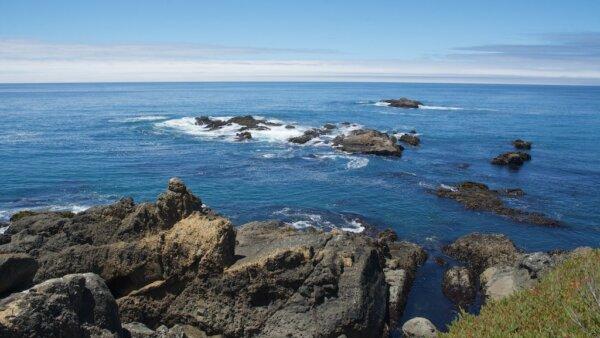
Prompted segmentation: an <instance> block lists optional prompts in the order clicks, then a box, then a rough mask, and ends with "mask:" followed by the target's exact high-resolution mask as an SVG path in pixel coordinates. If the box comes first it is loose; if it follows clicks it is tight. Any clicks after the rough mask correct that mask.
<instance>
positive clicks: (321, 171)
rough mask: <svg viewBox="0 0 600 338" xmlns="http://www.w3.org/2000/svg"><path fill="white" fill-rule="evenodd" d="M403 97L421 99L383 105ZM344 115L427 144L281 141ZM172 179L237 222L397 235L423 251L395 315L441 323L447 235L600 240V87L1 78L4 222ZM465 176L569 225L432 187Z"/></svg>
mask: <svg viewBox="0 0 600 338" xmlns="http://www.w3.org/2000/svg"><path fill="white" fill-rule="evenodd" d="M402 96H406V97H410V98H414V99H418V100H421V101H423V102H424V104H425V105H424V106H423V107H421V108H420V109H409V110H406V109H398V108H392V107H386V106H385V105H383V104H381V103H380V102H379V101H380V100H381V99H386V98H399V97H402ZM202 115H205V116H212V117H222V118H224V117H228V116H229V117H231V116H237V115H253V116H260V117H263V118H266V119H269V120H274V121H281V122H282V123H285V124H292V125H294V126H295V127H296V128H295V129H286V128H284V127H279V128H273V129H272V130H270V131H263V132H252V134H253V136H254V139H253V140H251V141H245V142H238V141H235V140H234V136H235V132H234V131H233V130H231V129H227V128H226V129H225V130H220V131H214V132H210V131H207V130H205V129H203V128H202V127H199V126H196V125H194V119H193V118H194V117H196V116H202ZM346 121H347V122H351V123H355V124H357V125H358V126H364V127H369V128H375V129H379V130H381V131H387V132H390V133H401V132H408V131H410V130H412V129H415V130H416V131H417V132H418V133H419V135H420V137H421V140H422V144H421V146H419V147H410V146H406V150H405V151H404V154H403V156H402V157H401V158H386V157H377V156H362V155H348V154H344V153H340V152H338V151H336V150H334V149H332V148H331V147H330V146H329V145H328V144H327V143H326V141H327V140H326V139H321V140H319V141H321V142H313V144H309V145H303V146H298V145H292V144H290V143H288V142H287V138H289V137H290V136H295V135H297V134H299V133H301V132H302V131H303V130H305V129H307V128H310V127H319V126H322V125H323V124H324V123H334V124H335V123H341V122H346ZM348 128H350V129H351V128H353V127H346V129H345V130H346V131H347V130H348ZM342 130H343V129H342ZM516 138H523V139H526V140H531V141H533V149H532V150H531V155H532V158H533V159H532V161H530V162H528V163H526V164H525V165H524V166H523V167H522V168H521V170H518V171H514V170H509V169H507V168H504V167H498V166H493V165H491V164H490V163H489V162H490V159H491V158H492V157H494V156H496V155H498V154H499V153H501V152H504V151H509V150H512V145H511V143H510V142H511V140H513V139H516ZM172 176H179V177H181V178H182V179H183V180H184V181H185V182H186V183H187V185H188V187H189V188H190V189H191V190H192V191H193V192H194V193H195V194H197V195H198V196H199V197H200V198H201V199H202V201H203V203H205V204H207V205H208V206H210V207H211V208H213V209H215V210H216V211H218V212H220V213H222V214H224V215H225V216H227V217H229V218H231V219H232V220H233V221H234V222H235V223H236V224H243V223H245V222H248V221H252V220H265V219H281V220H284V221H286V222H289V223H290V224H293V225H294V226H296V227H298V228H304V227H308V226H314V227H319V228H325V229H332V228H341V229H344V230H347V231H355V232H358V231H362V230H363V229H365V228H366V229H372V228H376V229H383V228H385V227H391V228H393V229H394V230H396V232H397V233H398V234H399V236H400V237H401V238H403V239H406V240H409V241H413V242H416V243H419V244H421V245H423V246H424V247H425V248H426V249H427V250H428V252H429V255H430V259H429V260H428V261H427V263H426V264H425V266H424V267H423V268H421V269H420V270H419V273H418V275H417V280H416V281H415V284H414V287H413V289H412V291H411V293H410V296H409V300H408V305H407V308H406V312H405V315H404V319H407V318H410V317H413V316H417V315H418V316H425V317H428V318H430V319H431V320H432V321H433V322H434V323H435V324H436V325H438V327H441V328H444V327H445V325H446V324H447V323H448V322H449V321H451V320H452V319H453V318H454V316H455V314H456V309H455V308H454V307H453V305H452V304H451V303H450V302H449V301H448V300H446V299H445V298H444V296H443V295H442V292H441V287H440V285H441V279H442V274H443V269H442V268H440V267H438V266H437V265H436V264H435V263H434V262H433V258H434V257H437V256H442V257H444V255H443V253H442V252H441V247H442V246H443V245H445V244H448V243H450V242H451V241H453V240H454V239H456V238H457V237H459V236H461V235H464V234H467V233H469V232H473V231H479V232H485V233H504V234H506V235H508V236H510V238H512V239H513V240H514V241H515V243H516V244H517V245H518V246H519V247H520V248H522V249H524V250H528V251H534V250H550V249H559V248H560V249H572V248H574V247H577V246H582V245H592V246H599V245H600V211H599V210H600V87H575V86H521V85H519V86H517V85H514V86H511V85H460V84H389V83H385V84H384V83H149V84H134V83H132V84H39V85H38V84H36V85H26V84H19V85H9V84H4V85H1V84H0V192H1V193H0V220H7V219H8V218H9V217H10V215H11V214H12V213H14V212H16V211H18V210H22V209H51V210H72V211H74V212H77V211H81V210H85V208H87V207H89V206H92V205H97V204H106V203H110V202H113V201H116V200H117V199H119V198H120V197H122V196H132V197H134V198H135V200H136V201H153V200H154V199H155V198H156V196H157V195H158V194H159V193H160V192H162V191H164V190H165V188H166V184H167V180H168V179H169V178H170V177H172ZM464 180H473V181H478V182H483V183H486V184H488V185H489V186H490V187H491V188H509V187H520V188H522V189H524V190H525V192H526V195H525V197H523V198H520V199H513V200H508V203H509V204H510V205H512V206H516V207H519V208H523V209H526V210H530V211H539V212H543V213H546V214H548V215H550V216H552V217H555V218H558V219H560V220H561V221H562V222H563V223H564V224H565V226H564V227H562V228H544V227H540V226H535V225H528V224H521V223H515V222H513V221H511V220H509V219H506V218H503V217H499V216H496V215H493V214H489V213H485V212H473V211H468V210H465V209H464V208H463V206H461V205H459V204H458V203H456V202H455V201H452V200H446V199H440V198H438V197H436V196H435V195H434V194H432V193H431V191H430V190H431V189H434V188H436V187H438V186H439V185H440V184H445V185H453V184H456V183H458V182H461V181H464ZM450 261H451V260H450ZM451 262H452V261H451ZM471 310H473V311H476V309H475V308H473V309H471Z"/></svg>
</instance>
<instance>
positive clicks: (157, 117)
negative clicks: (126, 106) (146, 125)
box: [109, 115, 168, 123]
mask: <svg viewBox="0 0 600 338" xmlns="http://www.w3.org/2000/svg"><path fill="white" fill-rule="evenodd" d="M166 119H168V117H166V116H162V115H143V116H134V117H124V118H120V119H113V120H109V122H119V123H134V122H144V121H158V120H166Z"/></svg>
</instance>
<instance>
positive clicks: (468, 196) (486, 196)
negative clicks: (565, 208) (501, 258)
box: [436, 182, 560, 227]
mask: <svg viewBox="0 0 600 338" xmlns="http://www.w3.org/2000/svg"><path fill="white" fill-rule="evenodd" d="M436 193H437V195H438V196H439V197H444V198H450V199H453V200H455V201H457V202H459V203H460V204H462V205H464V206H465V207H466V208H467V209H470V210H478V211H489V212H493V213H495V214H498V215H501V216H505V217H508V218H510V219H512V220H514V221H517V222H521V223H531V224H535V225H542V226H547V227H557V226H560V222H559V221H557V220H555V219H552V218H550V217H547V216H545V215H544V214H541V213H538V212H529V211H523V210H520V209H515V208H510V207H508V206H506V205H505V203H504V201H503V200H502V198H501V197H502V196H508V197H520V196H522V195H524V192H523V190H521V189H505V190H492V189H490V188H489V187H488V186H487V185H485V184H483V183H477V182H462V183H460V184H459V185H457V186H456V187H446V186H441V187H439V188H438V189H437V191H436Z"/></svg>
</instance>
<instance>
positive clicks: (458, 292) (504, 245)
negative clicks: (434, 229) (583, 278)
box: [442, 233, 591, 306]
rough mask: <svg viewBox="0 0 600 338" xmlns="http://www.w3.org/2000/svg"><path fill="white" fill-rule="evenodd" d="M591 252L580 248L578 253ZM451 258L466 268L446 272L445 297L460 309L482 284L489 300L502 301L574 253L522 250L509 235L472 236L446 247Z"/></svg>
mask: <svg viewBox="0 0 600 338" xmlns="http://www.w3.org/2000/svg"><path fill="white" fill-rule="evenodd" d="M583 250H591V249H589V248H578V249H575V251H574V252H580V251H583ZM444 252H445V253H446V254H448V255H449V256H451V257H453V258H455V259H457V260H459V261H461V262H464V263H465V264H466V267H460V266H456V267H452V268H450V269H448V270H447V271H446V272H445V275H444V279H443V283H442V289H443V292H444V294H445V295H446V296H447V297H448V298H449V299H450V300H452V301H453V302H455V303H456V304H458V305H460V306H465V305H467V304H471V303H472V302H473V300H474V299H475V294H476V292H477V289H476V285H480V287H481V290H482V292H483V294H484V298H485V299H486V300H499V299H502V298H504V297H507V296H510V295H511V294H513V293H514V292H516V291H519V290H523V289H527V288H530V287H532V286H533V285H535V283H536V281H537V280H538V279H539V278H540V277H542V276H543V275H544V274H546V273H547V272H548V271H550V269H551V268H552V267H554V266H555V265H557V264H558V263H560V262H562V261H563V260H564V259H565V258H567V257H568V256H569V255H570V254H571V253H567V252H560V251H552V252H533V253H525V252H522V251H520V250H518V249H517V248H516V247H515V245H514V243H513V242H512V241H511V240H510V239H509V238H508V237H506V236H505V235H501V234H480V233H471V234H468V235H465V236H462V237H460V238H458V239H457V240H456V241H455V242H453V243H452V244H450V245H447V246H445V247H444Z"/></svg>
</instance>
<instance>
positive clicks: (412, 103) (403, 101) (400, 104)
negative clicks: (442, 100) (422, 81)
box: [382, 97, 423, 108]
mask: <svg viewBox="0 0 600 338" xmlns="http://www.w3.org/2000/svg"><path fill="white" fill-rule="evenodd" d="M382 102H385V103H387V104H388V105H389V106H390V107H395V108H419V106H422V105H423V103H422V102H420V101H417V100H411V99H408V98H406V97H401V98H399V99H388V100H383V101H382Z"/></svg>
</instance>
